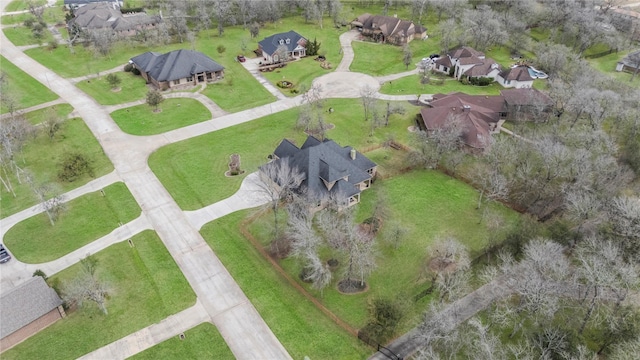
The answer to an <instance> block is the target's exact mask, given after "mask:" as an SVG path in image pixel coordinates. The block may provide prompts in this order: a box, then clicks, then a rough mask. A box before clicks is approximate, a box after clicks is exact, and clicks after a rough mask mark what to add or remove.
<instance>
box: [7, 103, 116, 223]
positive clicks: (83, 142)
mask: <svg viewBox="0 0 640 360" xmlns="http://www.w3.org/2000/svg"><path fill="white" fill-rule="evenodd" d="M63 108H64V106H62V105H56V109H57V110H56V111H62V110H58V109H63ZM66 109H68V108H66ZM40 111H41V110H39V111H38V112H37V113H36V115H35V118H37V117H38V116H39V115H38V114H39V113H40ZM34 113H35V112H34ZM31 114H32V113H29V114H27V118H30V116H32V115H31ZM34 121H37V120H34ZM68 153H81V154H83V155H84V156H85V157H86V158H87V159H89V161H90V163H91V166H92V167H93V175H94V177H91V176H89V175H88V174H84V175H82V176H80V177H79V178H78V179H76V180H74V181H73V182H66V181H60V180H59V179H58V172H59V170H60V168H61V163H62V161H63V160H64V158H65V156H66V154H68ZM17 158H18V159H19V161H20V166H21V167H22V169H23V170H27V171H29V172H30V173H31V174H33V177H34V183H35V184H54V186H56V187H57V188H58V189H60V191H61V192H63V193H64V192H67V191H69V190H71V189H74V188H76V187H78V186H81V185H84V184H86V183H87V182H89V181H91V180H93V179H94V178H98V177H100V176H103V175H106V174H108V173H109V172H111V171H113V164H111V161H109V158H107V156H106V155H105V154H104V151H103V150H102V147H101V146H100V144H99V143H98V141H97V140H96V139H95V137H94V136H93V134H92V133H91V131H90V130H89V128H88V127H87V125H85V123H84V122H83V121H82V119H79V118H74V119H70V120H65V121H64V122H63V123H62V124H61V128H60V130H59V131H58V132H57V133H56V136H55V137H54V139H53V140H50V139H49V137H48V136H47V135H46V134H45V133H44V132H43V131H40V132H38V135H37V136H36V137H35V138H34V139H31V140H29V141H27V143H26V144H25V146H24V148H23V149H22V151H21V152H20V153H19V154H18V155H17ZM7 179H9V181H10V182H11V184H12V186H13V190H14V192H15V196H13V194H12V193H10V192H9V191H7V190H6V189H5V188H4V186H2V187H0V195H1V196H0V216H1V217H3V218H4V217H7V216H9V215H11V214H14V213H16V212H18V211H20V210H24V209H26V208H28V207H30V206H33V205H35V204H37V203H38V199H37V197H36V196H35V195H34V194H33V191H32V190H31V188H30V187H29V185H28V184H27V183H26V182H25V181H19V180H18V179H17V178H16V175H15V173H13V172H12V173H9V174H8V175H7Z"/></svg>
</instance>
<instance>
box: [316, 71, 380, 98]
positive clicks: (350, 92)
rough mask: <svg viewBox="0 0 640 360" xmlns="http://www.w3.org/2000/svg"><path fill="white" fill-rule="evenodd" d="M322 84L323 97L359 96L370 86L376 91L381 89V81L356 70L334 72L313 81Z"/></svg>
mask: <svg viewBox="0 0 640 360" xmlns="http://www.w3.org/2000/svg"><path fill="white" fill-rule="evenodd" d="M316 85H320V86H321V89H322V97H323V98H325V99H326V98H359V97H361V96H362V95H361V93H360V90H361V89H363V88H365V87H366V86H368V87H369V88H370V89H371V90H372V91H373V92H374V93H376V92H378V90H380V82H379V81H378V80H376V79H375V78H374V77H372V76H369V75H366V74H361V73H354V72H340V71H336V72H332V73H330V74H327V75H324V76H321V77H319V78H317V79H315V80H314V81H313V86H316Z"/></svg>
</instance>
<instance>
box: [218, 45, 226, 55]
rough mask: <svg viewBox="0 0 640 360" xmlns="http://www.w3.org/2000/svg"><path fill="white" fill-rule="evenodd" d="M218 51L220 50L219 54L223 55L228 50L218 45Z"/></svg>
mask: <svg viewBox="0 0 640 360" xmlns="http://www.w3.org/2000/svg"><path fill="white" fill-rule="evenodd" d="M216 50H218V54H222V53H223V52H225V51H226V50H227V48H226V47H224V45H218V47H217V48H216Z"/></svg>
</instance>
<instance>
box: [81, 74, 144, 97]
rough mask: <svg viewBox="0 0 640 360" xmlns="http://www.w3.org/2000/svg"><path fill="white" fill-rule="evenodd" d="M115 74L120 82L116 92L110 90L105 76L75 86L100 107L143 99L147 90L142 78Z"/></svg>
mask: <svg viewBox="0 0 640 360" xmlns="http://www.w3.org/2000/svg"><path fill="white" fill-rule="evenodd" d="M115 74H116V75H117V76H118V77H119V78H120V80H121V83H120V85H119V86H118V87H119V88H120V90H118V91H112V90H111V85H109V83H108V82H107V79H106V76H101V77H99V78H94V79H90V80H84V81H80V82H79V83H77V84H76V86H77V87H78V88H79V89H80V90H82V91H84V92H85V93H87V94H88V95H89V96H91V97H92V98H94V99H96V101H97V102H98V103H100V104H102V105H115V104H123V103H127V102H131V101H135V100H139V99H144V98H145V96H146V95H147V91H148V90H149V89H148V88H147V87H146V81H145V80H144V79H143V78H142V76H136V75H133V73H130V72H128V73H127V72H124V71H121V72H117V73H115Z"/></svg>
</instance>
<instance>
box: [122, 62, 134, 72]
mask: <svg viewBox="0 0 640 360" xmlns="http://www.w3.org/2000/svg"><path fill="white" fill-rule="evenodd" d="M132 70H133V64H131V63H127V65H125V66H124V72H131V71H132Z"/></svg>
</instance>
